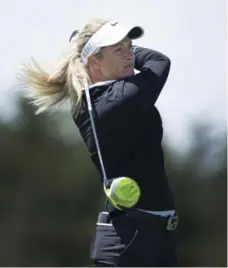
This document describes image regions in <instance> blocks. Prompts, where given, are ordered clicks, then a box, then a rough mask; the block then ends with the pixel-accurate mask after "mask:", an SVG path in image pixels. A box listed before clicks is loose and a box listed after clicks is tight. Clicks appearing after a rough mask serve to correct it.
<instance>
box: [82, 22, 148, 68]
mask: <svg viewBox="0 0 228 268" xmlns="http://www.w3.org/2000/svg"><path fill="white" fill-rule="evenodd" d="M143 34H144V30H143V28H142V27H140V26H134V27H130V28H125V27H123V26H122V25H121V24H120V23H119V22H118V21H109V22H108V23H106V24H104V25H103V26H102V27H101V28H100V29H99V30H98V31H97V32H96V33H95V34H94V35H93V36H92V37H91V38H90V39H89V41H88V42H87V43H86V45H85V47H84V48H83V50H82V53H81V57H82V62H83V63H84V64H86V63H87V60H88V57H89V56H90V55H92V54H93V53H94V52H95V51H96V50H97V49H98V48H100V47H106V46H111V45H115V44H117V43H119V42H120V41H121V40H123V39H124V38H125V37H126V36H128V37H129V38H130V39H132V40H133V39H138V38H140V37H142V36H143Z"/></svg>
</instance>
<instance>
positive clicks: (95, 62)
mask: <svg viewBox="0 0 228 268" xmlns="http://www.w3.org/2000/svg"><path fill="white" fill-rule="evenodd" d="M88 65H89V66H90V67H91V68H93V69H99V70H100V64H99V60H98V59H97V58H96V57H94V56H93V55H91V56H89V58H88Z"/></svg>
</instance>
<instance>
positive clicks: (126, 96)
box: [114, 47, 171, 107]
mask: <svg viewBox="0 0 228 268" xmlns="http://www.w3.org/2000/svg"><path fill="white" fill-rule="evenodd" d="M133 51H134V53H135V69H137V70H140V73H138V74H136V75H134V76H131V77H128V78H125V79H123V80H120V81H119V82H118V83H116V84H115V85H114V87H115V86H116V87H117V88H122V97H123V101H127V102H128V101H133V103H134V104H137V105H139V106H141V107H142V106H147V105H150V106H151V105H154V104H155V102H156V101H157V99H158V97H159V95H160V93H161V90H162V88H163V87H164V85H165V83H166V80H167V78H168V75H169V71H170V65H171V62H170V59H169V58H168V57H167V56H165V55H164V54H162V53H160V52H158V51H155V50H151V49H147V48H142V47H134V50H133ZM114 91H115V89H114Z"/></svg>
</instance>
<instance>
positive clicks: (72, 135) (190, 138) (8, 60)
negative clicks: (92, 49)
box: [0, 0, 227, 267]
mask: <svg viewBox="0 0 228 268" xmlns="http://www.w3.org/2000/svg"><path fill="white" fill-rule="evenodd" d="M226 11H227V6H226V1H225V0H220V1H217V0H191V1H190V0H184V1H183V0H169V1H165V0H150V1H149V0H141V1H140V4H139V3H137V2H131V1H130V0H125V1H120V0H116V1H115V2H108V1H104V0H97V1H92V0H84V1H79V0H74V1H73V0H64V1H63V0H58V1H54V0H45V1H44V0H39V1H38V0H33V1H29V0H21V1H16V0H8V2H7V1H4V2H2V3H1V8H0V30H1V36H2V38H1V39H2V40H1V43H0V58H1V61H0V68H1V72H0V211H1V216H0V238H1V239H0V266H76V267H77V266H89V265H90V264H91V263H90V260H89V248H90V241H91V238H92V236H93V233H94V228H95V222H96V219H97V213H98V211H99V210H100V209H102V208H103V200H104V195H103V191H102V187H101V185H100V180H99V177H98V173H97V172H96V170H95V168H94V166H93V165H92V163H91V161H90V159H89V157H88V154H87V151H86V147H85V145H84V144H83V143H82V140H81V137H80V135H79V133H78V129H77V128H76V126H75V125H74V123H73V120H72V118H71V115H70V105H69V103H66V104H65V105H63V106H62V107H59V108H57V109H55V110H53V111H50V112H47V113H44V114H41V115H39V116H35V115H34V109H33V107H31V105H29V103H28V101H27V100H25V99H23V98H22V97H21V90H20V89H19V88H18V85H17V83H16V80H15V75H16V73H17V72H18V71H19V70H20V64H21V63H23V62H24V61H26V60H28V59H29V58H30V57H31V56H32V57H34V58H35V59H36V60H38V61H39V62H40V63H41V65H43V66H44V67H45V66H47V67H49V66H50V65H51V64H54V63H55V61H56V60H57V59H58V57H59V56H60V55H61V54H62V52H64V49H65V48H66V47H67V46H68V38H69V36H70V34H71V32H72V31H73V30H74V29H80V28H81V27H82V26H83V25H84V23H87V22H88V21H89V20H90V19H92V18H94V17H105V18H115V19H119V20H121V21H122V22H123V23H125V24H140V25H142V26H143V27H144V28H145V31H146V34H145V37H143V38H142V39H141V40H139V41H138V42H137V44H138V45H141V46H145V47H150V48H153V49H157V50H159V51H161V52H163V53H165V54H167V55H168V56H169V57H170V58H171V60H172V68H171V72H170V76H169V79H168V81H167V84H166V85H165V87H164V89H163V91H162V93H161V95H160V98H159V100H158V101H157V103H156V106H157V108H158V109H159V111H160V113H161V115H162V118H163V127H164V139H163V148H164V152H165V157H166V168H167V173H168V175H169V178H170V183H171V186H172V188H173V191H174V193H175V198H176V203H177V208H178V212H179V215H180V241H179V247H178V250H179V255H180V261H181V266H185V267H186V266H191V267H192V266H193V267H196V266H207V267H209V266H217V267H218V266H219V267H226V266H227V118H226V98H227V96H226V76H227V70H226V34H227V32H226Z"/></svg>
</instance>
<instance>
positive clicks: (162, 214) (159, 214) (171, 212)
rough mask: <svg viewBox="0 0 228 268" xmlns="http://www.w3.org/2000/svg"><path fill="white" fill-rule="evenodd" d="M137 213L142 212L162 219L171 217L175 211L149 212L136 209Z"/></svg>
mask: <svg viewBox="0 0 228 268" xmlns="http://www.w3.org/2000/svg"><path fill="white" fill-rule="evenodd" d="M137 210H139V211H143V212H146V213H150V214H154V215H158V216H162V217H168V216H173V215H174V214H175V212H176V211H175V210H162V211H151V210H144V209H139V208H138V209H137Z"/></svg>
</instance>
